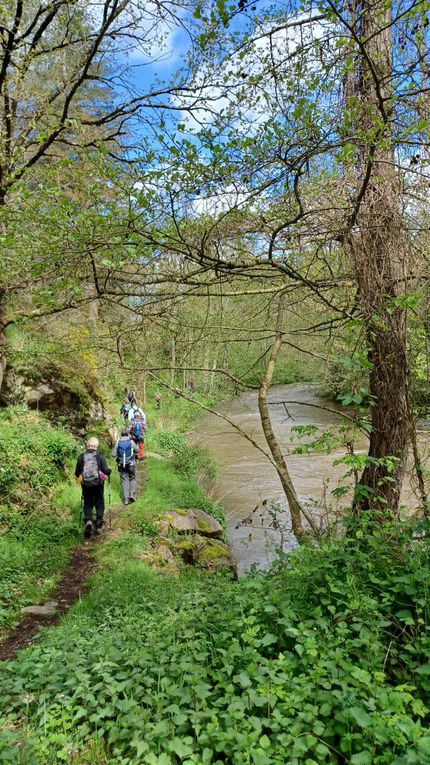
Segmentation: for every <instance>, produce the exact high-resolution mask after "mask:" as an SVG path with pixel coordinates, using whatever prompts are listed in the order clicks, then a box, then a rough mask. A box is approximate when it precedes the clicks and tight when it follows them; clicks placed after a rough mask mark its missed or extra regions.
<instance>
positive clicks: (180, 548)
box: [159, 507, 237, 578]
mask: <svg viewBox="0 0 430 765" xmlns="http://www.w3.org/2000/svg"><path fill="white" fill-rule="evenodd" d="M159 529H160V535H161V536H162V539H163V544H164V545H167V547H168V548H170V550H171V551H173V554H177V555H180V556H181V558H182V560H183V562H184V563H186V564H188V565H191V566H198V567H200V568H203V569H206V570H207V571H219V570H221V569H225V568H227V569H229V570H230V572H231V574H232V575H233V577H234V578H237V566H236V561H235V560H234V558H233V556H232V555H231V553H230V550H229V548H228V545H227V544H226V543H225V542H223V541H222V537H223V528H222V526H221V524H220V523H218V521H217V520H215V518H212V516H211V515H208V513H205V511H204V510H200V508H194V507H193V508H189V509H182V508H179V509H178V508H177V509H175V510H169V511H168V512H167V513H166V514H165V515H164V516H163V517H162V518H161V521H160V524H159Z"/></svg>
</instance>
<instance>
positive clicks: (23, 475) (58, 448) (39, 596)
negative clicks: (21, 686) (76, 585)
mask: <svg viewBox="0 0 430 765" xmlns="http://www.w3.org/2000/svg"><path fill="white" fill-rule="evenodd" d="M0 436H1V437H0V527H1V533H0V571H1V576H0V635H1V634H2V633H4V631H5V630H7V629H8V628H10V627H11V626H13V624H14V623H15V622H16V620H17V618H18V617H19V613H20V609H21V608H22V606H24V605H28V604H30V603H39V602H41V601H43V599H45V598H46V597H47V596H48V595H49V593H50V592H51V591H52V589H53V588H54V586H55V582H56V578H57V576H58V573H59V571H60V570H61V569H62V568H63V567H64V565H65V564H66V561H67V557H68V552H69V550H70V548H71V547H72V546H73V545H75V544H76V543H77V541H78V539H79V531H78V520H79V508H80V490H79V489H78V487H77V486H74V485H73V484H72V483H71V482H70V478H69V476H70V473H71V471H72V464H73V462H74V458H75V456H76V454H77V453H78V445H77V443H76V441H75V439H74V438H73V437H72V436H71V435H70V434H69V433H68V432H66V431H65V430H63V429H61V428H55V427H52V425H50V424H49V423H48V422H46V421H45V420H44V419H43V418H41V417H39V416H38V415H37V414H36V413H32V412H29V411H27V410H26V409H23V408H19V407H10V408H8V409H5V410H3V411H2V412H1V413H0Z"/></svg>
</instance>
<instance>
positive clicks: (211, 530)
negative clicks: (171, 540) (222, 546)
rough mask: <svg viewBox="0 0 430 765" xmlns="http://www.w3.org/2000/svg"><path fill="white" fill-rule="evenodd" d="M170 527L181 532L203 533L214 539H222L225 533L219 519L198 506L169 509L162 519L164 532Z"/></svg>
mask: <svg viewBox="0 0 430 765" xmlns="http://www.w3.org/2000/svg"><path fill="white" fill-rule="evenodd" d="M169 528H170V529H173V530H174V531H177V532H178V533H179V534H202V535H203V536H205V537H212V538H214V539H221V538H222V535H223V530H222V526H221V525H220V524H219V523H218V521H216V520H215V518H212V516H211V515H208V514H207V513H205V511H204V510H200V508H198V507H196V508H194V507H193V508H189V509H187V510H182V509H178V510H169V512H168V513H166V515H164V516H163V518H162V521H161V531H162V533H166V531H168V529H169Z"/></svg>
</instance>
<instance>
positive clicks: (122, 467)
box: [112, 428, 139, 505]
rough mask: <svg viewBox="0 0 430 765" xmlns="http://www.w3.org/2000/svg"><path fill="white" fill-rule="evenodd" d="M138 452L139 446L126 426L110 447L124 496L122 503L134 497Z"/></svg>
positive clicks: (126, 503)
mask: <svg viewBox="0 0 430 765" xmlns="http://www.w3.org/2000/svg"><path fill="white" fill-rule="evenodd" d="M137 454H139V447H138V446H137V444H136V443H135V441H132V439H131V438H130V435H129V432H128V430H127V428H124V430H122V431H121V438H120V439H119V441H117V442H116V444H115V446H114V448H113V449H112V457H115V458H116V464H117V465H118V472H119V477H120V480H121V487H122V491H123V497H124V505H128V504H129V503H131V502H134V500H135V499H136V463H135V459H134V457H135V455H137Z"/></svg>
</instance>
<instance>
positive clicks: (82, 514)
mask: <svg viewBox="0 0 430 765" xmlns="http://www.w3.org/2000/svg"><path fill="white" fill-rule="evenodd" d="M83 520H84V495H83V494H82V492H81V507H80V510H79V526H82V523H83Z"/></svg>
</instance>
